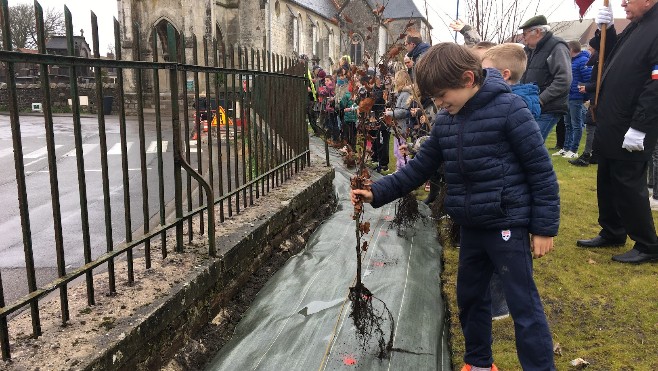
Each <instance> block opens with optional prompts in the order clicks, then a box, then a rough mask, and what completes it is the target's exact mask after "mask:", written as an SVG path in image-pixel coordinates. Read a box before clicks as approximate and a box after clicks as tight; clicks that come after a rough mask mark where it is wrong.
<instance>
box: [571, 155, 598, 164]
mask: <svg viewBox="0 0 658 371" xmlns="http://www.w3.org/2000/svg"><path fill="white" fill-rule="evenodd" d="M591 157H592V154H591V153H583V154H582V155H580V157H578V158H575V159H573V160H569V163H570V164H571V165H576V166H589V160H590V159H591Z"/></svg>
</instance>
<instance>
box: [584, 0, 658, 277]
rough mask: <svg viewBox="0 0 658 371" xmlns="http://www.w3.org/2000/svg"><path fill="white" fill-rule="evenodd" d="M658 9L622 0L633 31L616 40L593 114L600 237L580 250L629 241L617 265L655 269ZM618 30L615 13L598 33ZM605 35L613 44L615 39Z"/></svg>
mask: <svg viewBox="0 0 658 371" xmlns="http://www.w3.org/2000/svg"><path fill="white" fill-rule="evenodd" d="M657 3H658V0H622V2H621V5H622V7H624V10H625V11H626V18H627V19H629V20H631V23H630V24H629V25H628V26H626V28H625V29H624V31H623V32H622V33H621V34H619V35H618V36H617V37H616V40H615V41H616V42H615V43H614V46H613V47H612V48H611V49H612V50H611V51H610V53H609V54H607V55H606V59H605V63H604V64H603V73H602V76H601V86H600V94H599V100H598V103H597V105H596V112H595V113H596V121H597V128H596V135H595V136H594V150H595V151H596V153H597V155H598V157H599V160H598V169H597V177H596V193H597V199H598V206H599V225H600V226H601V231H600V232H599V234H598V236H596V237H594V238H592V239H589V240H579V241H578V242H577V245H578V246H580V247H583V248H601V247H613V246H622V245H624V244H625V243H626V237H627V236H628V237H630V238H631V240H633V241H635V244H634V245H633V248H632V249H631V250H629V251H627V252H625V253H623V254H619V255H614V256H613V257H612V260H614V261H617V262H620V263H631V264H639V263H646V262H651V261H658V237H657V236H656V229H655V226H654V222H653V217H652V215H651V209H650V206H649V192H648V190H647V167H648V162H649V161H650V159H651V153H652V152H653V150H654V147H655V145H656V140H657V139H658V5H656V4H657ZM613 22H614V18H613V16H612V10H611V9H610V7H603V8H601V10H599V14H598V15H597V17H596V23H597V25H598V26H599V27H607V28H608V30H614V28H613V27H614V26H613ZM608 34H609V36H613V38H614V36H615V32H608ZM610 34H611V35H610ZM596 42H599V41H598V40H596ZM608 47H609V46H608V44H607V43H606V49H607V48H608ZM654 183H655V181H654ZM654 187H656V184H654Z"/></svg>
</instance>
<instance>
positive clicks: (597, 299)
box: [442, 135, 658, 371]
mask: <svg viewBox="0 0 658 371" xmlns="http://www.w3.org/2000/svg"><path fill="white" fill-rule="evenodd" d="M584 137H585V135H583V141H584ZM547 144H548V147H553V146H554V144H555V138H554V136H552V137H549V139H548V141H547ZM583 145H584V142H583ZM581 150H582V146H581ZM552 160H553V165H554V168H555V172H556V173H557V178H558V182H559V184H560V198H561V220H560V230H559V235H558V236H557V237H556V238H555V249H554V250H553V251H551V252H550V253H549V254H548V255H547V256H545V257H543V258H541V259H537V260H535V261H534V263H535V264H534V276H535V281H536V283H537V286H538V287H539V292H540V295H541V298H542V301H543V304H544V310H545V312H546V315H547V318H548V321H549V325H550V328H551V331H552V333H553V342H554V343H555V344H559V347H560V349H561V355H558V354H556V356H555V364H556V367H557V369H558V370H573V369H574V368H573V367H572V366H571V365H570V361H571V360H573V359H576V358H582V359H584V360H586V361H587V362H589V363H590V366H589V368H588V369H591V370H647V371H648V370H658V263H649V264H643V265H627V264H620V263H616V262H613V261H612V260H611V259H610V258H611V257H612V255H614V254H619V253H622V252H625V251H626V250H628V249H630V248H632V246H633V245H632V241H631V240H630V239H629V240H628V242H627V243H626V246H624V247H620V248H605V249H582V248H578V247H576V240H578V239H581V238H590V237H594V236H596V235H597V234H598V232H599V229H600V228H599V226H598V223H597V218H598V209H597V204H596V165H590V166H589V167H586V168H581V167H576V166H573V165H571V164H569V163H568V162H567V159H564V158H562V157H552ZM657 217H658V213H656V212H654V222H655V223H657V225H658V218H657ZM458 251H459V250H457V249H456V248H453V247H451V246H446V248H445V249H444V260H445V266H444V271H443V275H442V279H443V283H444V291H445V294H446V299H447V301H448V306H449V310H450V313H451V316H450V319H451V328H450V333H451V338H452V352H453V354H452V357H453V366H454V369H455V370H459V369H461V366H462V365H463V362H462V357H463V354H464V338H463V336H462V332H461V328H460V327H459V319H458V318H457V313H458V311H457V304H456V292H455V284H456V279H457V261H458ZM493 338H494V344H493V353H494V359H495V363H496V365H497V366H498V368H499V369H500V370H521V366H520V364H519V362H518V359H517V356H516V349H515V345H514V328H513V323H512V319H511V318H506V319H503V320H499V321H494V324H493Z"/></svg>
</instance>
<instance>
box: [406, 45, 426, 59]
mask: <svg viewBox="0 0 658 371" xmlns="http://www.w3.org/2000/svg"><path fill="white" fill-rule="evenodd" d="M429 48H430V44H428V43H425V42H423V43H420V44H418V45H416V47H415V48H414V50H412V51H410V52H409V54H407V55H408V56H409V58H412V59H413V60H416V58H418V56H419V55H421V54H423V53H425V51H427V49H429Z"/></svg>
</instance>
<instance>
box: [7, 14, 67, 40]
mask: <svg viewBox="0 0 658 371" xmlns="http://www.w3.org/2000/svg"><path fill="white" fill-rule="evenodd" d="M9 22H10V29H11V42H12V46H13V48H16V49H18V48H34V47H36V45H37V27H36V17H35V13H34V7H32V6H31V5H28V4H20V5H14V6H11V7H9ZM44 30H45V33H46V39H48V38H50V37H52V36H54V35H60V34H63V33H64V14H63V13H62V12H60V11H56V10H54V9H46V10H45V12H44Z"/></svg>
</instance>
